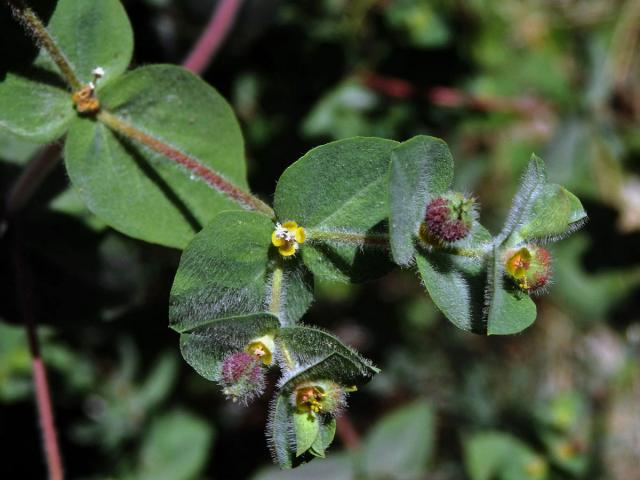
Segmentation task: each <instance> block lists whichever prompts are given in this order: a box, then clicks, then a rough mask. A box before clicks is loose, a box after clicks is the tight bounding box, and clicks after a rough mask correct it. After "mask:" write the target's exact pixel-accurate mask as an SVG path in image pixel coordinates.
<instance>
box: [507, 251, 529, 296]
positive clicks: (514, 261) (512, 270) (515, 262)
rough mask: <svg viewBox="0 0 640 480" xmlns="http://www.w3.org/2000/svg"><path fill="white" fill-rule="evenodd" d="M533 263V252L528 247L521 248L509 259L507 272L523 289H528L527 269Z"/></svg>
mask: <svg viewBox="0 0 640 480" xmlns="http://www.w3.org/2000/svg"><path fill="white" fill-rule="evenodd" d="M530 264H531V252H529V250H527V249H526V248H524V247H523V248H521V249H519V250H518V251H516V252H515V253H513V255H511V257H510V258H508V259H507V265H506V267H507V273H508V274H509V275H511V277H512V278H513V279H514V280H515V281H516V282H517V283H518V286H519V287H520V288H523V289H525V290H526V289H528V288H529V285H528V284H527V270H528V269H529V265H530Z"/></svg>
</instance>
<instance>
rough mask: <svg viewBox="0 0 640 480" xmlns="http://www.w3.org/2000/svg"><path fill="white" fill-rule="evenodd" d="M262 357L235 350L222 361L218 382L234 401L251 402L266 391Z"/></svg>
mask: <svg viewBox="0 0 640 480" xmlns="http://www.w3.org/2000/svg"><path fill="white" fill-rule="evenodd" d="M261 363H262V361H261V360H260V358H258V357H256V356H254V355H251V354H250V353H248V352H235V353H232V354H230V355H228V356H227V357H226V358H225V359H224V361H223V362H222V366H221V367H220V372H219V375H218V383H219V384H220V386H221V387H222V391H223V393H224V394H225V395H226V396H227V397H228V398H230V399H231V400H233V401H234V402H237V401H240V402H241V403H243V404H245V405H246V404H247V403H249V402H250V401H251V400H253V399H254V398H256V397H258V396H260V395H261V394H262V392H263V391H264V386H265V379H264V372H263V369H262V366H261Z"/></svg>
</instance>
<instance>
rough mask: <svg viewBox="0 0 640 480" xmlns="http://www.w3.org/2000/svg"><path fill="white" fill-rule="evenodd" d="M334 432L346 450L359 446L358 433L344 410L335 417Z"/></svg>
mask: <svg viewBox="0 0 640 480" xmlns="http://www.w3.org/2000/svg"><path fill="white" fill-rule="evenodd" d="M336 433H337V435H338V437H339V438H340V440H341V441H342V443H343V444H344V446H345V447H347V449H348V450H357V449H358V448H359V447H360V434H359V433H358V431H357V430H356V427H355V426H354V425H353V422H352V421H351V419H350V418H349V415H348V414H347V413H346V412H345V413H343V414H342V415H340V416H339V417H336Z"/></svg>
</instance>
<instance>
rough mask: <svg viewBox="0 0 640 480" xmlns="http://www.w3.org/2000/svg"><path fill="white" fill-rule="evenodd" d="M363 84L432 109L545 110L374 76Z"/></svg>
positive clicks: (523, 100)
mask: <svg viewBox="0 0 640 480" xmlns="http://www.w3.org/2000/svg"><path fill="white" fill-rule="evenodd" d="M361 78H362V81H363V83H364V84H365V85H366V86H367V87H369V88H370V89H371V90H374V91H376V92H379V93H381V94H383V95H386V96H387V97H390V98H395V99H398V100H407V99H410V98H418V97H421V98H423V99H425V100H427V101H429V102H431V103H433V104H434V105H438V106H440V107H449V108H470V109H472V110H477V111H485V112H512V113H517V114H520V115H523V116H531V115H534V114H536V113H539V111H541V110H545V109H546V107H547V106H546V105H545V104H544V103H543V102H542V101H541V100H539V99H536V98H533V97H526V96H524V97H518V98H508V97H490V96H476V95H473V94H470V93H467V92H464V91H462V90H459V89H457V88H453V87H445V86H435V87H431V88H428V89H420V88H417V87H415V86H414V85H412V84H411V83H409V82H407V81H406V80H403V79H401V78H394V77H387V76H384V75H379V74H377V73H375V72H364V73H363V74H362V75H361Z"/></svg>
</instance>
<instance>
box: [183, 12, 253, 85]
mask: <svg viewBox="0 0 640 480" xmlns="http://www.w3.org/2000/svg"><path fill="white" fill-rule="evenodd" d="M241 6H242V0H221V1H220V2H219V4H218V6H217V7H216V9H215V10H214V12H213V14H212V15H211V19H210V20H209V23H207V26H206V27H205V29H204V31H203V32H202V35H201V36H200V38H199V39H198V41H197V42H196V44H195V45H194V47H193V49H192V50H191V52H190V53H189V55H188V56H187V58H186V59H185V60H184V62H182V65H183V66H184V67H185V68H187V69H189V70H191V71H192V72H195V73H202V72H203V71H204V70H205V69H206V68H207V66H209V64H210V63H211V62H212V60H213V59H214V57H215V55H216V53H217V51H218V49H219V48H220V46H221V45H222V43H223V42H224V40H225V38H226V36H227V34H228V33H229V31H230V30H231V26H232V25H233V22H234V20H235V18H236V16H237V14H238V11H239V10H240V7H241Z"/></svg>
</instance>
